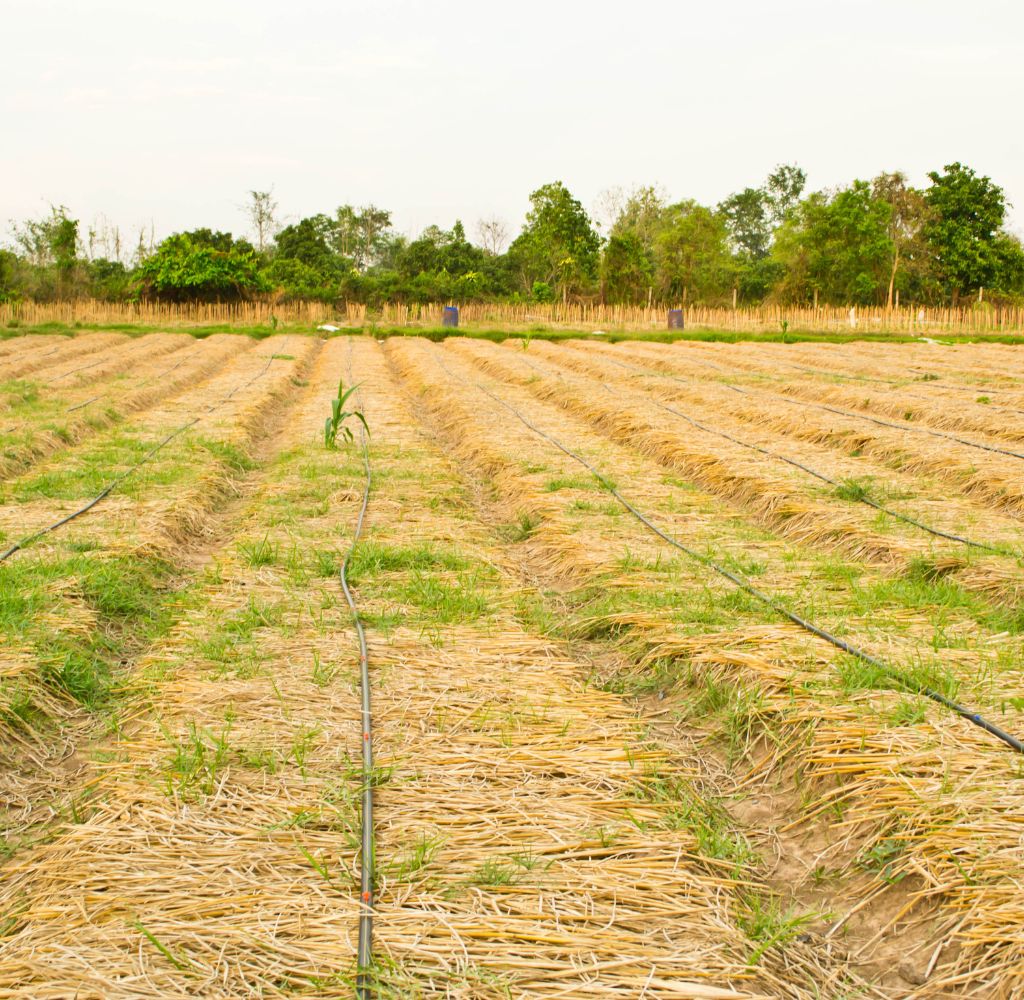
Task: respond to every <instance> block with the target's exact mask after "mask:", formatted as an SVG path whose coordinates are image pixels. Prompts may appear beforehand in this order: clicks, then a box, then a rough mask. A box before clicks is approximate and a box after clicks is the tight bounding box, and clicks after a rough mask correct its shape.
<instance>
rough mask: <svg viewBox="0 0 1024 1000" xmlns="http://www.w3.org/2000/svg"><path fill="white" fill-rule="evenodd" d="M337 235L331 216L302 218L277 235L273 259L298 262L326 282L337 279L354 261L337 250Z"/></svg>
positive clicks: (350, 268) (349, 268) (349, 269)
mask: <svg viewBox="0 0 1024 1000" xmlns="http://www.w3.org/2000/svg"><path fill="white" fill-rule="evenodd" d="M335 237H336V232H335V224H334V220H333V219H332V218H330V216H327V215H311V216H309V217H308V218H305V219H300V220H299V221H298V222H296V223H293V224H292V225H290V226H285V227H284V228H283V229H282V230H281V231H280V232H279V233H278V234H277V237H276V239H275V241H274V242H275V249H274V260H275V261H278V260H282V261H283V260H289V261H299V262H301V263H302V264H304V265H305V266H306V267H307V268H310V269H311V270H312V271H313V272H315V273H316V274H319V275H320V276H321V278H322V279H323V280H324V281H325V282H330V281H337V279H338V278H340V277H341V275H342V274H344V273H346V272H347V271H351V270H352V267H353V262H352V261H351V259H348V258H345V257H343V256H342V255H341V254H340V253H338V252H337V250H336V249H335V247H336V245H337V240H336V238H335Z"/></svg>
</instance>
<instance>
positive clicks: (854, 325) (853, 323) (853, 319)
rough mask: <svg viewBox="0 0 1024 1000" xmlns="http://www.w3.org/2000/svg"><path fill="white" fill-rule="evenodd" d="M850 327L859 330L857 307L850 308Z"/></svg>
mask: <svg viewBox="0 0 1024 1000" xmlns="http://www.w3.org/2000/svg"><path fill="white" fill-rule="evenodd" d="M850 326H851V327H852V328H853V329H854V330H856V329H857V307H856V306H850Z"/></svg>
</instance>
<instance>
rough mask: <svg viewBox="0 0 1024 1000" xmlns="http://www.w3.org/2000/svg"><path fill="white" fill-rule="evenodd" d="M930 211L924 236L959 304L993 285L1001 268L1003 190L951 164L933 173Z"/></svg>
mask: <svg viewBox="0 0 1024 1000" xmlns="http://www.w3.org/2000/svg"><path fill="white" fill-rule="evenodd" d="M928 177H929V179H930V180H931V186H930V187H929V188H928V190H927V191H926V192H925V201H926V203H927V206H928V208H929V210H930V214H929V218H928V221H927V223H926V224H925V227H924V236H925V238H926V239H927V241H928V244H929V246H930V248H931V251H932V253H933V255H934V258H935V262H936V267H937V270H938V273H939V276H940V279H941V281H942V283H943V285H944V287H945V289H946V290H947V292H948V293H949V294H950V295H951V296H952V298H953V302H954V303H956V302H957V300H958V299H959V298H960V296H961V295H963V294H965V293H967V292H970V291H974V290H976V289H979V288H982V287H985V286H991V285H992V283H993V280H994V278H995V276H996V269H997V266H998V248H997V237H998V234H999V232H1000V230H1001V229H1002V226H1003V220H1004V218H1005V216H1006V198H1005V196H1004V194H1003V189H1002V188H1001V187H998V186H997V185H996V184H993V183H992V181H991V180H990V179H989V178H988V177H979V176H978V175H977V174H976V173H975V172H974V171H973V170H972V169H971V168H970V167H965V166H963V165H962V164H960V163H950V164H947V165H946V166H945V167H944V168H943V172H942V173H941V174H940V173H938V172H936V171H932V172H931V173H929V174H928Z"/></svg>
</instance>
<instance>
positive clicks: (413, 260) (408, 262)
mask: <svg viewBox="0 0 1024 1000" xmlns="http://www.w3.org/2000/svg"><path fill="white" fill-rule="evenodd" d="M483 263H484V251H483V250H481V249H480V248H479V247H475V246H473V244H472V243H470V242H469V241H468V240H467V239H466V230H465V229H464V228H463V225H462V223H461V222H459V220H458V219H456V220H455V225H454V226H452V228H451V230H449V231H446V230H444V229H441V228H439V227H438V226H428V227H427V228H426V229H425V230H423V233H422V234H421V236H420V238H419V239H417V240H413V242H412V243H410V244H409V245H408V246H407V247H405V248H404V249H403V250H402V252H401V254H400V255H399V258H398V261H397V270H398V272H399V273H400V274H402V275H403V276H405V277H407V278H411V277H414V276H415V275H417V274H435V275H437V274H447V275H450V276H452V277H455V278H458V277H461V276H463V275H466V274H476V273H478V272H479V271H480V269H481V268H482V267H483Z"/></svg>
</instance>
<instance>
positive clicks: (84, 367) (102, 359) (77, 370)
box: [43, 358, 109, 385]
mask: <svg viewBox="0 0 1024 1000" xmlns="http://www.w3.org/2000/svg"><path fill="white" fill-rule="evenodd" d="M108 360H109V358H100V360H99V361H94V362H93V363H92V364H91V365H82V367H81V368H72V369H71V371H69V372H64V374H63V375H57V376H55V377H54V378H48V379H47V380H46V381H45V382H44V383H43V385H52V384H53V383H54V382H59V381H60V380H61V379H62V378H67V377H68V376H69V375H75V374H77V373H78V372H84V371H86V370H87V369H89V368H95V367H96V366H97V365H102V364H103V363H104V361H108Z"/></svg>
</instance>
